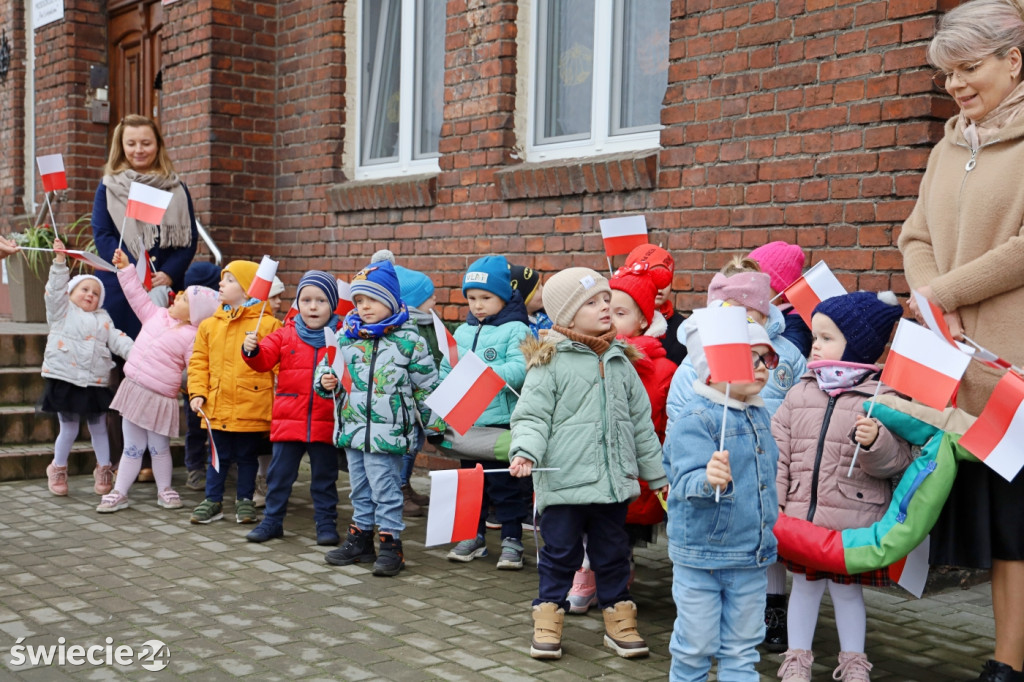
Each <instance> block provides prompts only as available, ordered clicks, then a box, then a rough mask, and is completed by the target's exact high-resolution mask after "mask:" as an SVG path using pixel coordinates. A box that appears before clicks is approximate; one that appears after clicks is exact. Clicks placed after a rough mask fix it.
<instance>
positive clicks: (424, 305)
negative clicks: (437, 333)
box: [416, 294, 437, 312]
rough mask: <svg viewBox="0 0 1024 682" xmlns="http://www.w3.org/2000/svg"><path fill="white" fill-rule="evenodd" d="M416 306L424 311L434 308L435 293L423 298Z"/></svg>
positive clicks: (435, 301)
mask: <svg viewBox="0 0 1024 682" xmlns="http://www.w3.org/2000/svg"><path fill="white" fill-rule="evenodd" d="M416 307H417V308H419V309H420V310H422V311H424V312H426V311H427V310H433V309H434V308H436V307H437V294H431V295H430V298H428V299H427V300H425V301H424V302H423V303H420V304H419V305H418V306H416Z"/></svg>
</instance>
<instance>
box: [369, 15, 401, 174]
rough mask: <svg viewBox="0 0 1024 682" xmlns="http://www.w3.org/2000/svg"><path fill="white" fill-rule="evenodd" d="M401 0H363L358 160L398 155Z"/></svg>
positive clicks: (372, 160) (371, 161) (387, 158)
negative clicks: (359, 152)
mask: <svg viewBox="0 0 1024 682" xmlns="http://www.w3.org/2000/svg"><path fill="white" fill-rule="evenodd" d="M401 22H402V2H401V0H363V35H362V40H361V47H362V53H361V54H360V64H359V68H360V72H359V76H360V87H361V89H362V93H361V95H362V96H361V100H362V101H361V102H360V114H361V118H360V129H361V130H360V132H361V134H362V163H363V164H369V163H374V162H378V163H379V162H381V161H394V160H396V159H397V158H398V119H399V115H398V112H399V102H400V97H399V89H400V88H401V78H400V67H401V30H402V29H401V27H402V23H401Z"/></svg>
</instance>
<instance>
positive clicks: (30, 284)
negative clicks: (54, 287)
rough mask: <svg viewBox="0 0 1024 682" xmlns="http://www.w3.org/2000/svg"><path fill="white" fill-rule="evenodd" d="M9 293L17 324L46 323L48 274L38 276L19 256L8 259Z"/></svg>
mask: <svg viewBox="0 0 1024 682" xmlns="http://www.w3.org/2000/svg"><path fill="white" fill-rule="evenodd" d="M5 264H6V266H7V282H8V287H7V288H8V292H9V294H10V297H11V317H12V318H13V319H14V321H15V322H46V304H45V303H44V301H43V294H44V293H45V292H46V274H47V273H46V272H44V273H43V275H42V276H39V275H36V273H35V272H33V271H32V269H31V268H30V267H29V266H28V263H26V262H25V259H24V258H23V257H21V256H19V255H15V256H13V257H11V258H8V259H7V260H6V261H5Z"/></svg>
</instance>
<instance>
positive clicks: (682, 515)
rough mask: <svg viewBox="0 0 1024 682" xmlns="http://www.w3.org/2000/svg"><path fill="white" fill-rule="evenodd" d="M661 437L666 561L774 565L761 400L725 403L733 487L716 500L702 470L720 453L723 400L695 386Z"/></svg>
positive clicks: (768, 435) (772, 449) (770, 459)
mask: <svg viewBox="0 0 1024 682" xmlns="http://www.w3.org/2000/svg"><path fill="white" fill-rule="evenodd" d="M693 392H694V396H693V399H692V400H690V401H689V402H687V404H686V407H685V408H684V410H683V411H682V412H681V413H680V414H679V416H678V418H677V419H676V420H675V422H674V423H673V425H672V427H671V430H670V431H669V434H668V438H667V439H666V440H665V447H664V463H665V471H666V472H667V473H668V478H669V484H670V492H669V501H668V541H669V556H670V557H671V558H672V560H673V561H676V562H678V563H681V564H682V565H684V566H689V567H691V568H699V569H721V568H754V567H764V566H767V565H768V564H771V563H772V562H774V561H775V548H776V543H775V536H774V535H773V533H772V527H773V526H774V525H775V519H776V518H777V517H778V509H779V502H778V495H777V493H776V490H775V474H776V471H775V470H776V467H777V465H778V459H779V450H778V448H777V447H776V445H775V440H774V439H773V438H772V432H771V418H770V417H769V415H768V410H767V409H765V407H764V402H763V401H762V400H761V399H760V397H757V396H755V397H753V398H750V399H748V402H740V401H738V400H733V399H731V398H730V399H729V402H728V413H729V414H728V417H727V420H726V430H725V449H726V450H728V451H729V466H730V468H731V470H732V479H733V480H732V482H731V483H729V484H728V485H727V486H726V487H725V488H724V489H722V491H721V500H720V501H719V502H715V489H714V488H713V487H712V486H711V485H709V484H708V482H707V474H706V471H705V469H706V468H707V465H708V462H709V461H710V460H711V454H712V453H713V452H715V451H716V450H718V449H719V448H718V443H719V437H720V434H721V431H722V418H723V414H722V407H723V405H725V395H724V394H722V393H719V392H718V391H716V390H715V389H713V388H711V387H709V386H705V385H704V384H702V383H700V382H695V383H694V386H693Z"/></svg>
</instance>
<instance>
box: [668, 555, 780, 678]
mask: <svg viewBox="0 0 1024 682" xmlns="http://www.w3.org/2000/svg"><path fill="white" fill-rule="evenodd" d="M671 555H672V550H671V548H670V549H669V556H671ZM767 588H768V572H767V568H756V567H755V568H726V569H716V570H706V569H699V568H688V567H686V566H683V565H681V564H679V563H676V562H674V561H673V564H672V598H673V599H674V600H675V602H676V622H675V627H673V629H672V640H671V642H670V643H669V651H671V652H672V669H671V672H670V675H669V679H670V680H671V682H697V681H698V680H700V681H701V682H703V681H704V680H707V679H708V671H709V670H711V658H712V657H714V658H715V659H716V660H717V661H718V679H720V680H723V682H758V680H759V679H760V678H759V676H758V674H757V671H756V670H754V666H755V665H757V662H758V661H759V660H760V658H761V656H760V654H758V652H757V645H758V644H760V643H761V641H762V640H763V639H764V606H765V590H766V589H767Z"/></svg>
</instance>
